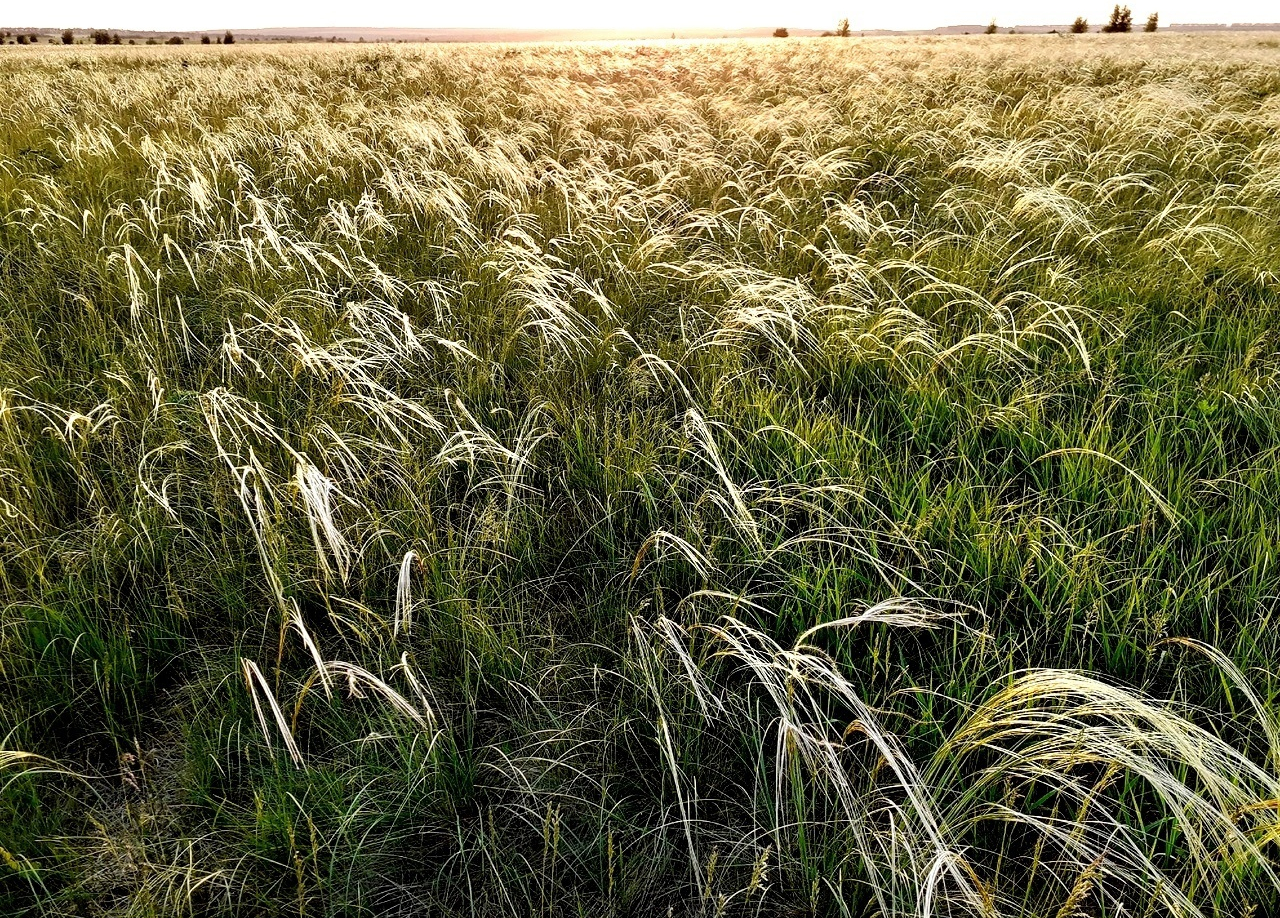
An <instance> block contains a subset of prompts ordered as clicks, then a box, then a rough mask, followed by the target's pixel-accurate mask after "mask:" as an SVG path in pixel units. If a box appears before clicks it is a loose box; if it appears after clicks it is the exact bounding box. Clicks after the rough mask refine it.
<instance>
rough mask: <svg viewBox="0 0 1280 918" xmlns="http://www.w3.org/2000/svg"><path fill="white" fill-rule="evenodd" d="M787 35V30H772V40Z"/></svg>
mask: <svg viewBox="0 0 1280 918" xmlns="http://www.w3.org/2000/svg"><path fill="white" fill-rule="evenodd" d="M788 34H789V33H788V32H787V30H786V29H774V30H773V37H774V38H786V37H787V35H788Z"/></svg>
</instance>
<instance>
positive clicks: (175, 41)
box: [165, 35, 182, 45]
mask: <svg viewBox="0 0 1280 918" xmlns="http://www.w3.org/2000/svg"><path fill="white" fill-rule="evenodd" d="M165 44H166V45H180V44H182V36H181V35H175V36H173V37H172V38H170V39H169V40H168V41H166V42H165Z"/></svg>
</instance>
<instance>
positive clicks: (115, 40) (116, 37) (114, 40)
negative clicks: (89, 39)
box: [111, 32, 120, 45]
mask: <svg viewBox="0 0 1280 918" xmlns="http://www.w3.org/2000/svg"><path fill="white" fill-rule="evenodd" d="M111 44H113V45H118V44H120V33H119V32H112V33H111Z"/></svg>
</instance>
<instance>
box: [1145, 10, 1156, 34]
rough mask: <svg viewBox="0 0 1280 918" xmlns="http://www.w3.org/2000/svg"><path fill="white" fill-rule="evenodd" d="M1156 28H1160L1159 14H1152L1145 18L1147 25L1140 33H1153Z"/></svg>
mask: <svg viewBox="0 0 1280 918" xmlns="http://www.w3.org/2000/svg"><path fill="white" fill-rule="evenodd" d="M1158 28H1160V14H1159V13H1152V14H1151V15H1150V16H1148V17H1147V24H1146V25H1144V26H1143V27H1142V31H1144V32H1154V31H1155V30H1156V29H1158Z"/></svg>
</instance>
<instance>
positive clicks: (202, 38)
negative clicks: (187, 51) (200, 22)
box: [200, 35, 213, 45]
mask: <svg viewBox="0 0 1280 918" xmlns="http://www.w3.org/2000/svg"><path fill="white" fill-rule="evenodd" d="M200 44H202V45H211V44H213V39H212V38H210V37H209V36H208V35H201V36H200Z"/></svg>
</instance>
